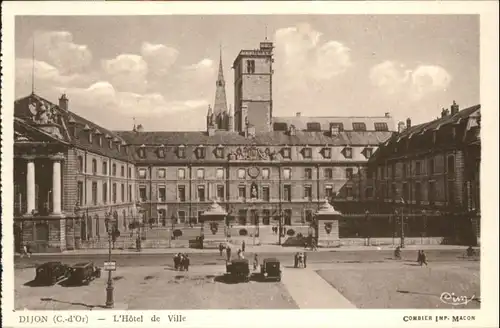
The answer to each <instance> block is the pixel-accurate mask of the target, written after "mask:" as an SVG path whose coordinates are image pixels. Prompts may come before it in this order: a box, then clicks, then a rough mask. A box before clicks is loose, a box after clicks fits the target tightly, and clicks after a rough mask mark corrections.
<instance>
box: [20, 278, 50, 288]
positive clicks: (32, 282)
mask: <svg viewBox="0 0 500 328" xmlns="http://www.w3.org/2000/svg"><path fill="white" fill-rule="evenodd" d="M23 285H24V286H26V287H49V286H54V285H55V284H52V283H46V282H41V281H36V280H35V279H33V280H30V281H28V282H25V283H24V284H23Z"/></svg>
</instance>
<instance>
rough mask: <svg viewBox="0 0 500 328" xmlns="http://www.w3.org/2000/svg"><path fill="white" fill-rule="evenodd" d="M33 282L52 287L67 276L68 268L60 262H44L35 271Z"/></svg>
mask: <svg viewBox="0 0 500 328" xmlns="http://www.w3.org/2000/svg"><path fill="white" fill-rule="evenodd" d="M35 272H36V276H35V282H36V283H37V284H43V285H54V284H55V283H57V282H58V281H60V280H61V279H64V278H66V277H67V276H68V273H69V267H68V266H67V265H65V264H62V263H61V262H55V261H53V262H46V263H43V264H40V265H38V266H37V267H36V269H35Z"/></svg>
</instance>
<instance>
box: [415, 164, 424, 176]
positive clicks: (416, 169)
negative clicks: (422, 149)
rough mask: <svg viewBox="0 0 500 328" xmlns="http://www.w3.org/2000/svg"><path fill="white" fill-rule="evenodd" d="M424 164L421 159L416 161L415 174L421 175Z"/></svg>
mask: <svg viewBox="0 0 500 328" xmlns="http://www.w3.org/2000/svg"><path fill="white" fill-rule="evenodd" d="M421 170H422V164H421V163H420V161H417V162H415V175H420V174H421V173H422V172H421Z"/></svg>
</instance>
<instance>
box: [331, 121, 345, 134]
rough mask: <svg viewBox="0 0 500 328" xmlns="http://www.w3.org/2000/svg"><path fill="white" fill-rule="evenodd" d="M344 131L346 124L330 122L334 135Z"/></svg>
mask: <svg viewBox="0 0 500 328" xmlns="http://www.w3.org/2000/svg"><path fill="white" fill-rule="evenodd" d="M342 131H344V124H342V123H330V133H331V134H332V135H336V134H338V133H339V132H342Z"/></svg>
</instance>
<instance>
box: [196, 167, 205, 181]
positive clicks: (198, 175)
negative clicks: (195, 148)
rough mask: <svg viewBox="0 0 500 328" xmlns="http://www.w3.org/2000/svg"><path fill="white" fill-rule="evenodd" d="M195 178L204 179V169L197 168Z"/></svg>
mask: <svg viewBox="0 0 500 328" xmlns="http://www.w3.org/2000/svg"><path fill="white" fill-rule="evenodd" d="M196 178H197V179H198V180H203V179H205V170H204V169H198V170H196Z"/></svg>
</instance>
